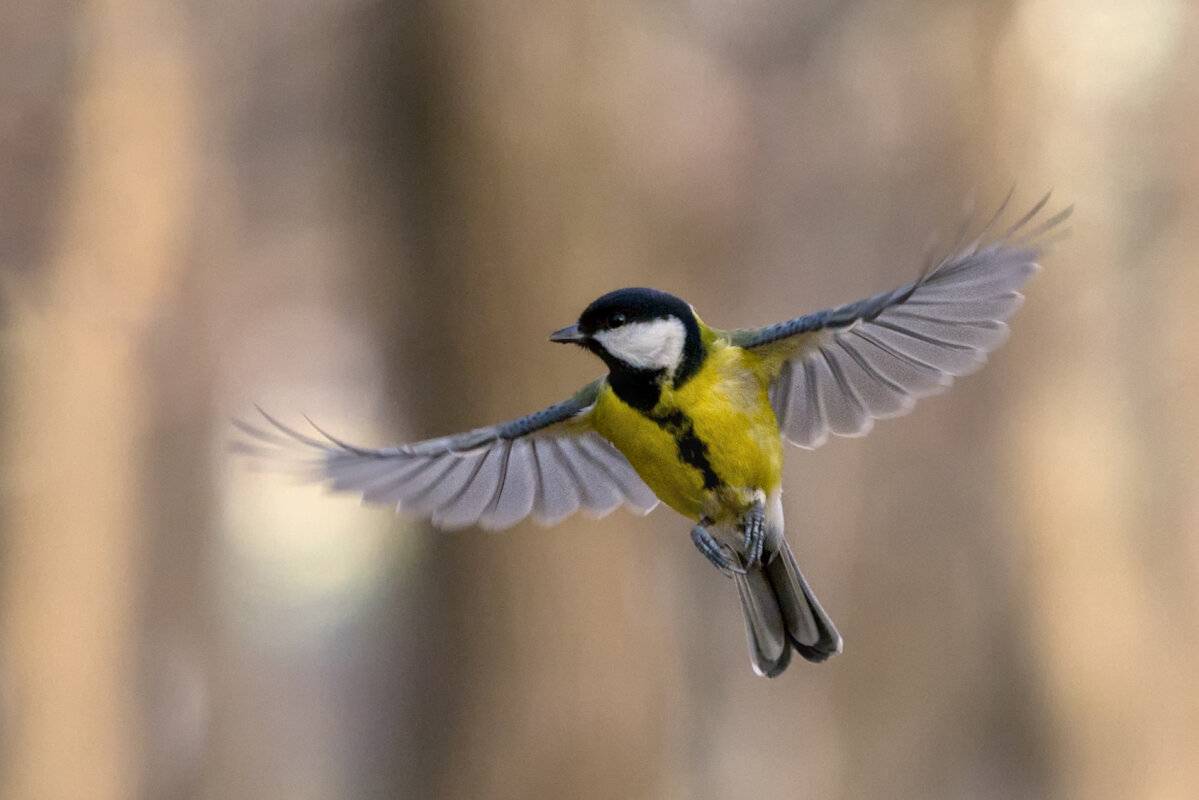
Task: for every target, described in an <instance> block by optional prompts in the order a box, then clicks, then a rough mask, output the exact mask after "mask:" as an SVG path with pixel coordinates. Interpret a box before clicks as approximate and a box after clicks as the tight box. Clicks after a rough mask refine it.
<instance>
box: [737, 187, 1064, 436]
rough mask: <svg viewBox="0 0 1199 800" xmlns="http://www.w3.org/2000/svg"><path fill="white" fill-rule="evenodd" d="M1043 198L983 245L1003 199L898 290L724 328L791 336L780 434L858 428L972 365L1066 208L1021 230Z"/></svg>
mask: <svg viewBox="0 0 1199 800" xmlns="http://www.w3.org/2000/svg"><path fill="white" fill-rule="evenodd" d="M1009 199H1010V195H1009ZM1048 199H1049V197H1048V195H1046V197H1045V198H1044V199H1042V200H1041V201H1040V202H1039V203H1037V205H1036V206H1035V207H1034V208H1033V209H1032V211H1030V212H1029V213H1028V214H1026V215H1025V216H1024V217H1023V218H1022V219H1021V220H1020V221H1019V222H1017V223H1016V224H1015V225H1013V226H1012V227H1011V228H1010V229H1009V230H1008V231H1007V232H1005V233H1004V234H1003V235H1002V236H999V237H997V238H996V239H995V240H993V241H991V242H989V243H986V244H984V241H985V237H986V235H987V233H986V232H987V231H989V230H990V228H991V227H992V226H993V225H994V224H995V221H996V220H997V219H998V218H999V216H1000V215H1001V214H1002V211H1003V209H1004V207H1006V204H1007V201H1006V200H1005V201H1004V205H1003V206H1001V208H1000V210H999V212H997V213H996V215H995V218H993V219H992V220H991V222H990V223H989V224H988V225H987V227H986V229H985V230H984V233H983V234H982V235H980V236H979V237H978V238H977V239H976V240H975V241H974V242H972V243H971V244H969V245H967V246H965V247H962V248H960V249H958V250H957V252H955V253H954V254H953V255H951V256H949V257H948V258H946V259H944V260H943V261H941V262H940V263H938V264H936V265H934V266H933V267H931V268H930V269H928V270H926V271H925V273H924V274H923V275H921V276H920V277H919V278H918V279H917V280H915V281H912V282H911V283H908V284H906V285H904V286H901V287H899V288H898V289H895V290H893V291H890V292H884V293H882V294H879V295H876V296H874V297H871V298H868V299H866V300H861V301H859V302H856V303H850V304H847V305H844V306H839V307H837V308H833V309H828V310H825V311H819V312H817V313H815V314H809V315H807V316H804V317H799V318H797V319H793V320H789V321H787V322H781V323H778V324H776V325H770V326H767V327H765V328H759V329H756V330H743V331H734V332H732V333H731V334H729V338H730V341H731V342H732V343H733V344H735V345H738V346H741V347H747V348H766V347H769V346H771V345H776V343H777V346H785V345H786V344H787V341H786V340H793V341H795V342H796V343H797V344H796V349H795V352H794V354H793V355H791V356H790V357H789V358H788V360H786V361H785V362H784V363H783V364H782V367H781V369H780V372H779V374H778V377H777V379H776V380H775V382H774V384H773V385H772V388H771V402H772V404H773V406H774V410H775V414H776V415H777V416H778V419H779V427H780V429H781V430H782V432H783V435H784V437H785V438H787V439H788V440H789V441H791V442H792V443H794V444H796V445H799V446H800V447H806V448H815V447H819V446H820V445H822V444H823V443H824V442H825V441H826V440H827V439H828V436H829V434H830V433H832V434H836V435H838V436H861V435H863V434H865V433H867V432H868V431H869V430H870V429H871V427H872V426H873V424H874V420H875V419H881V418H884V417H892V416H898V415H900V414H904V413H906V412H908V411H910V410H911V408H912V407H913V406H914V405H915V403H916V400H917V399H919V398H921V397H927V396H929V395H933V394H936V393H938V392H941V391H944V390H945V389H946V388H947V387H948V386H949V385H950V384H951V383H952V382H953V379H954V378H955V377H958V376H960V375H965V374H967V373H970V372H973V371H974V370H976V369H978V368H979V367H980V366H981V365H982V364H983V363H984V362H985V361H986V358H987V353H989V352H991V351H992V350H994V349H995V348H997V347H999V345H1001V344H1002V343H1003V342H1004V340H1005V339H1006V338H1007V335H1008V327H1007V325H1006V324H1005V323H1004V320H1005V319H1007V317H1009V316H1011V314H1013V313H1014V312H1015V311H1016V309H1018V308H1019V307H1020V305H1021V303H1022V302H1023V300H1024V297H1023V295H1021V294H1020V292H1019V291H1018V290H1019V289H1020V288H1021V287H1022V286H1023V285H1024V283H1025V282H1026V281H1027V280H1028V279H1029V278H1030V277H1031V276H1032V275H1033V274H1034V273H1035V272H1036V271H1037V270H1038V269H1039V267H1038V265H1037V263H1036V258H1037V257H1038V255H1039V254H1040V252H1041V247H1042V246H1043V245H1044V236H1045V234H1046V233H1048V232H1049V231H1051V230H1052V229H1054V228H1056V227H1057V226H1058V225H1060V224H1061V223H1062V222H1063V221H1064V220H1065V219H1066V218H1067V217H1068V216H1069V215H1070V212H1071V210H1072V209H1070V208H1067V209H1065V210H1064V211H1062V212H1060V213H1058V214H1055V215H1053V216H1052V217H1050V218H1049V219H1047V220H1045V221H1044V222H1043V223H1041V224H1039V225H1036V226H1035V227H1034V228H1033V229H1031V230H1028V229H1027V226H1028V224H1029V223H1030V222H1031V221H1032V220H1033V218H1034V217H1035V216H1036V215H1037V214H1038V213H1039V212H1040V211H1041V209H1042V208H1043V207H1044V206H1045V204H1046V202H1047V201H1048Z"/></svg>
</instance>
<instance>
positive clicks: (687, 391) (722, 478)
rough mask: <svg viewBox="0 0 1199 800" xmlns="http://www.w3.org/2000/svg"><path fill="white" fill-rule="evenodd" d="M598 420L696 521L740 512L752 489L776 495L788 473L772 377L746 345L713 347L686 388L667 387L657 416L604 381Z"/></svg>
mask: <svg viewBox="0 0 1199 800" xmlns="http://www.w3.org/2000/svg"><path fill="white" fill-rule="evenodd" d="M680 415H681V417H680ZM651 417H652V418H651ZM680 419H682V420H683V422H682V423H681V424H682V425H683V426H684V427H686V428H687V429H688V430H689V431H690V433H691V434H692V435H693V436H692V437H684V438H685V441H684V449H688V450H689V452H688V453H686V454H682V453H680ZM593 421H594V424H595V428H596V430H597V431H598V432H599V433H600V435H602V436H603V437H604V438H606V439H608V441H610V442H612V444H614V445H615V446H616V448H617V449H618V450H620V451H621V452H622V453H623V454H624V456H625V458H627V459H628V460H629V463H630V464H632V465H633V468H634V469H636V470H637V473H638V474H639V475H640V476H641V479H642V480H644V481H645V482H646V484H647V485H648V486H649V487H650V488H651V489H652V490H653V491H654V493H655V494H656V495H657V496H658V498H659V499H661V500H662V502H664V503H666V505H668V506H670V507H671V508H673V509H674V510H675V511H678V512H679V513H680V514H684V515H685V516H688V517H691V518H692V519H698V518H699V517H700V516H705V515H706V516H710V517H713V518H723V517H726V516H730V515H739V514H740V513H741V512H743V511H744V506H745V505H746V504H747V503H748V498H749V495H750V494H751V493H752V492H753V490H755V489H762V490H764V491H766V492H767V493H769V492H771V491H773V490H774V489H775V488H777V487H778V485H779V482H780V480H781V477H782V460H783V454H782V440H781V439H780V437H779V432H778V422H777V420H776V419H775V416H774V411H773V409H772V408H771V407H770V400H769V396H768V394H767V383H766V379H765V378H764V376H763V370H762V369H761V368H760V365H759V364H758V359H757V357H756V356H755V355H753V354H752V353H749V352H747V351H745V350H742V349H741V348H739V347H730V346H724V345H723V344H720V343H717V344H715V345H714V346H712V347H711V348H710V350H709V355H708V357H707V359H706V360H705V361H704V364H703V366H702V367H701V368H700V369H699V371H698V372H696V373H695V375H693V376H692V377H691V379H690V380H689V381H687V382H686V383H685V384H683V386H682V387H680V388H678V389H674V388H673V387H671V386H669V385H667V386H665V387H663V391H662V396H661V398H660V399H659V401H658V405H657V406H656V407H655V408H654V409H653V411H652V412H651V414H650V416H647V415H646V414H643V413H642V412H640V411H638V410H637V409H634V408H632V407H630V406H629V405H627V404H625V403H624V402H623V401H622V400H621V399H620V398H619V397H617V396H616V394H615V392H613V391H612V388H611V387H610V386H605V387H604V388H603V390H602V391H601V392H600V395H599V397H598V398H597V400H596V404H595V410H594V411H593ZM695 440H698V442H696V441H695ZM697 444H698V447H697ZM697 450H698V451H700V453H701V454H700V455H699V456H697V455H696V451H697ZM697 461H698V462H700V463H701V464H702V463H703V462H705V461H706V464H707V466H708V467H709V468H710V469H709V470H708V471H705V470H704V469H703V468H702V467H701V466H696V463H695V462H697ZM689 462H690V463H689ZM713 476H714V477H715V478H716V479H718V480H719V484H720V485H719V487H714V486H713V485H712V484H713V480H712V478H713ZM705 483H707V486H705Z"/></svg>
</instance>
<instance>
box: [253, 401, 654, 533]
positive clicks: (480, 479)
mask: <svg viewBox="0 0 1199 800" xmlns="http://www.w3.org/2000/svg"><path fill="white" fill-rule="evenodd" d="M603 380H604V379H603V378H601V379H598V380H596V381H594V382H592V383H591V384H589V385H588V386H586V387H585V388H584V389H583V390H582V391H580V392H579V393H578V394H576V395H575V396H574V397H572V398H570V399H569V400H565V401H563V402H561V403H558V404H556V405H553V406H550V407H549V408H546V409H542V410H541V411H538V412H536V413H535V414H530V415H529V416H526V417H521V418H520V419H515V420H512V421H510V422H504V423H500V424H499V425H491V426H489V427H486V428H478V429H476V430H473V431H468V432H466V433H460V434H456V435H454V436H443V437H441V438H438V439H428V440H425V441H422V442H414V443H412V444H405V445H398V446H395V447H387V448H383V449H379V450H369V449H363V448H360V447H355V446H353V445H349V444H346V443H345V442H343V441H340V440H339V439H335V438H333V437H332V436H329V435H328V434H327V433H325V432H324V431H321V430H320V429H319V428H317V431H318V432H319V433H320V434H321V435H322V436H323V437H324V440H321V439H317V438H314V437H312V436H308V435H305V434H303V433H300V432H299V431H296V430H294V429H293V428H290V427H288V426H286V425H284V424H283V423H281V422H278V421H276V420H275V419H274V418H272V417H270V416H268V415H267V414H266V412H262V415H263V417H264V418H265V419H266V421H267V422H268V423H270V426H271V428H273V430H271V429H265V430H264V429H262V428H258V427H255V426H253V425H249V424H246V423H244V422H241V421H237V420H235V421H234V424H235V425H236V426H237V427H238V428H239V429H241V431H242V432H243V433H246V434H247V435H249V436H250V437H252V438H253V440H254V441H253V442H240V443H238V445H237V447H238V449H239V450H241V451H242V452H245V453H249V454H252V455H257V456H265V457H267V458H269V459H272V460H274V461H276V462H282V463H283V464H285V465H288V466H292V467H298V468H299V473H300V475H301V477H303V478H305V479H308V480H312V481H316V482H320V483H324V484H327V485H328V486H329V488H331V489H333V490H334V491H349V492H358V493H360V494H361V495H362V500H363V502H365V503H371V504H376V505H390V506H394V507H395V509H396V510H397V511H403V512H405V513H408V514H414V515H417V516H422V517H429V518H431V519H432V522H433V524H434V525H436V526H437V527H439V528H445V529H455V528H465V527H469V526H471V525H475V524H478V525H479V526H481V527H483V528H488V529H500V528H508V527H511V526H512V525H515V524H516V523H517V522H519V521H521V520H522V519H524V518H525V517H527V516H529V515H530V514H531V515H532V516H533V518H534V519H535V520H536V521H537V522H539V523H541V524H543V525H553V524H556V523H558V522H560V521H561V520H563V519H565V518H566V517H568V516H570V515H571V514H573V513H575V512H576V511H579V510H582V511H583V512H585V513H588V514H590V515H592V516H597V517H600V516H604V515H606V514H609V513H611V512H612V511H614V510H615V509H616V508H617V507H618V506H620V505H621V504H622V503H623V504H624V505H627V506H628V507H629V508H631V509H632V510H634V511H637V512H639V513H642V514H647V513H649V511H650V510H651V509H653V508H654V507H655V506H656V505H657V504H658V498H657V497H655V496H654V493H653V492H652V491H651V490H650V488H649V487H648V486H646V485H645V483H644V482H643V481H642V480H641V478H640V477H639V476H638V475H637V473H636V471H634V469H633V467H632V465H631V464H629V462H628V461H627V460H626V459H625V457H624V456H623V455H621V453H620V451H619V450H617V449H616V448H615V447H613V446H612V444H611V443H609V442H608V441H607V440H606V439H604V438H603V437H602V436H600V435H599V434H598V433H596V432H595V430H593V429H592V427H591V411H592V409H593V408H594V406H595V399H596V397H597V396H598V394H599V390H600V387H601V386H602V384H603ZM260 410H261V409H260ZM313 427H314V428H315V427H316V426H315V425H313Z"/></svg>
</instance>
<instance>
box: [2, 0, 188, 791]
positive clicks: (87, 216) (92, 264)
mask: <svg viewBox="0 0 1199 800" xmlns="http://www.w3.org/2000/svg"><path fill="white" fill-rule="evenodd" d="M172 9H173V7H170V6H163V5H162V4H160V3H154V2H137V1H126V2H117V1H116V0H109V1H100V2H91V3H83V4H81V5H80V7H79V9H78V14H79V17H78V19H77V22H78V25H79V28H78V30H79V31H82V34H83V35H84V36H86V40H87V46H86V47H82V48H80V49H79V50H78V51H77V61H76V62H75V64H74V81H73V84H74V93H73V95H72V96H71V100H70V103H71V106H70V111H69V123H68V128H67V130H68V133H67V135H66V136H65V138H64V146H63V148H62V151H61V152H60V153H59V154H58V157H59V158H61V159H62V160H63V161H64V162H65V166H63V167H62V168H61V175H62V182H63V185H62V187H61V189H59V190H58V191H59V196H60V198H61V201H60V202H61V204H60V206H59V207H58V208H57V209H56V215H55V217H54V223H53V224H52V225H51V226H49V227H48V228H47V230H48V232H49V233H48V235H49V236H50V237H51V240H50V242H49V244H48V246H47V247H46V252H47V254H48V255H47V262H46V264H45V267H44V269H43V270H41V271H40V272H38V273H36V274H33V275H28V276H26V277H27V279H28V283H27V284H26V285H24V286H22V290H23V291H22V293H21V297H20V298H19V299H18V300H17V301H15V302H14V304H13V306H12V308H11V309H10V310H11V313H12V316H11V319H10V320H9V329H8V340H7V342H6V343H5V345H6V356H7V357H6V359H5V364H4V369H5V375H4V387H5V393H6V396H5V423H6V425H5V430H4V440H5V447H4V456H5V459H6V463H7V467H6V471H5V476H4V477H5V494H6V495H7V509H6V517H7V519H6V523H7V525H6V529H7V537H6V539H7V540H6V542H5V558H4V564H3V569H4V592H5V596H4V602H3V604H2V607H3V613H4V619H3V624H4V657H5V661H6V664H7V667H8V670H9V673H10V678H11V680H12V682H13V686H12V704H11V708H10V711H11V720H12V721H13V722H14V723H15V724H13V725H11V726H6V728H7V729H6V731H5V737H4V738H5V744H6V746H7V748H8V752H7V754H6V756H7V759H6V763H5V765H4V766H5V770H4V775H3V783H2V790H0V794H3V795H4V796H5V797H12V798H28V799H29V800H41V799H42V798H45V800H52V799H53V798H64V797H88V798H99V800H127V799H128V798H132V797H136V796H137V795H138V793H139V784H140V777H141V775H140V771H141V768H142V765H141V763H140V757H141V753H140V741H139V737H140V729H139V719H138V713H139V698H138V694H137V690H136V684H135V682H136V680H137V678H138V669H137V667H138V643H139V620H140V614H141V595H140V586H141V577H142V574H141V563H140V554H141V552H142V548H143V545H144V541H143V533H144V528H143V524H144V520H143V518H142V515H141V509H142V507H143V503H144V497H143V496H142V491H143V486H142V484H141V480H140V479H141V477H142V476H141V474H140V463H141V457H140V454H141V448H142V446H143V444H144V441H143V436H144V433H145V430H146V428H145V425H146V411H147V409H146V406H145V397H146V388H147V387H146V373H145V370H144V368H143V367H144V365H143V364H142V357H143V348H144V346H145V344H146V340H147V337H148V335H150V333H151V332H152V330H153V324H154V321H155V314H156V311H157V309H158V307H159V304H160V302H161V301H162V298H163V295H164V293H166V292H168V291H169V290H170V288H171V282H172V280H173V279H174V277H175V274H176V271H177V269H178V265H179V263H180V256H181V255H182V249H183V247H182V246H183V243H184V242H185V240H186V237H187V235H188V233H189V228H188V223H189V220H188V203H189V201H190V189H191V187H190V174H191V173H190V169H191V163H192V159H193V158H194V153H193V152H192V142H191V139H190V136H191V133H192V125H193V120H192V109H191V100H192V87H191V81H190V76H189V72H188V68H189V65H188V60H187V53H188V50H187V47H186V43H185V42H183V41H181V35H182V29H181V26H180V21H179V20H178V19H177V18H176V16H175V14H174V13H173V10H172ZM39 188H40V187H39ZM43 190H44V189H43Z"/></svg>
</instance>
